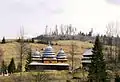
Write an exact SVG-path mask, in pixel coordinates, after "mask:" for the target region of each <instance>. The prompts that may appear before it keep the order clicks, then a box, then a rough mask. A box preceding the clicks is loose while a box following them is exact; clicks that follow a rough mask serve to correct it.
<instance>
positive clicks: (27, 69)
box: [25, 48, 32, 71]
mask: <svg viewBox="0 0 120 82" xmlns="http://www.w3.org/2000/svg"><path fill="white" fill-rule="evenodd" d="M31 53H32V50H31V48H30V50H29V52H28V55H27V58H26V65H25V71H29V67H28V65H29V64H30V63H31V61H32V60H31Z"/></svg>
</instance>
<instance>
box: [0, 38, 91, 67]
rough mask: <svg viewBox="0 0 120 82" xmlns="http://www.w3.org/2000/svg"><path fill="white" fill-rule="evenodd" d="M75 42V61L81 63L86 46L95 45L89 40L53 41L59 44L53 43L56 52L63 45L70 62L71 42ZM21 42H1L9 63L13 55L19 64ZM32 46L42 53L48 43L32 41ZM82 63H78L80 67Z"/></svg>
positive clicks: (0, 45) (5, 58)
mask: <svg viewBox="0 0 120 82" xmlns="http://www.w3.org/2000/svg"><path fill="white" fill-rule="evenodd" d="M72 42H74V43H75V44H76V45H77V47H76V55H75V56H74V59H75V62H74V63H79V62H80V56H81V54H82V53H83V51H84V49H86V48H91V47H92V46H93V45H92V44H91V43H88V42H82V41H77V40H76V41H75V40H74V41H73V40H58V41H54V42H53V43H54V44H56V43H57V45H53V48H54V50H55V52H56V53H57V52H58V51H59V49H60V48H61V47H62V48H63V49H64V51H65V52H66V54H67V55H68V58H69V61H68V63H70V64H71V55H70V54H69V53H70V51H71V43H72ZM18 45H19V43H17V42H11V43H6V44H0V47H1V48H2V49H3V52H4V60H5V62H6V63H7V64H9V62H10V60H11V58H12V57H13V58H14V59H15V63H16V64H18V62H19V48H18ZM29 45H30V46H31V47H32V50H36V49H37V50H39V51H40V52H41V53H42V52H43V51H42V49H43V48H45V47H46V46H47V45H45V44H39V43H30V44H29ZM24 64H25V59H24ZM79 65H80V64H78V65H77V67H79Z"/></svg>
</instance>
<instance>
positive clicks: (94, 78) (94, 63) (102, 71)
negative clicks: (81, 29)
mask: <svg viewBox="0 0 120 82" xmlns="http://www.w3.org/2000/svg"><path fill="white" fill-rule="evenodd" d="M92 52H93V56H92V58H91V64H90V66H89V76H88V77H89V80H90V82H106V67H105V66H106V65H105V62H104V58H103V52H102V44H101V43H100V40H99V35H98V36H97V37H96V41H95V45H94V48H93V51H92Z"/></svg>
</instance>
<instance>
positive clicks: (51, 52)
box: [43, 45, 56, 58]
mask: <svg viewBox="0 0 120 82" xmlns="http://www.w3.org/2000/svg"><path fill="white" fill-rule="evenodd" d="M49 57H50V58H51V57H52V58H54V57H56V55H55V53H54V50H53V48H52V46H51V45H48V46H47V47H46V48H45V50H44V52H43V58H49Z"/></svg>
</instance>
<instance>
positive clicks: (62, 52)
mask: <svg viewBox="0 0 120 82" xmlns="http://www.w3.org/2000/svg"><path fill="white" fill-rule="evenodd" d="M66 58H67V56H66V54H65V52H64V50H63V49H62V48H61V49H60V51H59V52H58V54H57V59H66Z"/></svg>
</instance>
